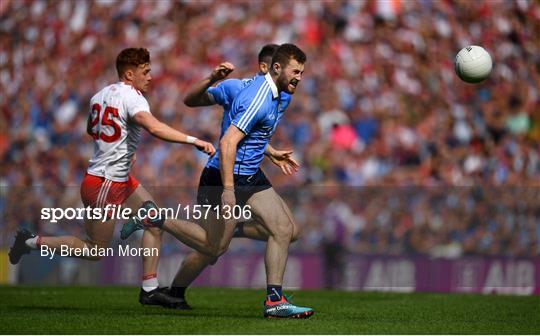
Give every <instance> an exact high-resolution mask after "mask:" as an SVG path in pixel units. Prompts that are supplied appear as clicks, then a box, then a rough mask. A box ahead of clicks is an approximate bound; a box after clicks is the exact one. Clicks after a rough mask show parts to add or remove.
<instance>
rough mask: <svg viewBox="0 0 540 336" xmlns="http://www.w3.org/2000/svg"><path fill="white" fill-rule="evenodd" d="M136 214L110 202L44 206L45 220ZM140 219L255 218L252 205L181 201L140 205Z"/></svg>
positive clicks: (42, 211)
mask: <svg viewBox="0 0 540 336" xmlns="http://www.w3.org/2000/svg"><path fill="white" fill-rule="evenodd" d="M133 215H134V212H133V211H132V209H131V208H127V207H123V206H122V205H116V204H107V205H106V206H105V207H104V208H92V207H86V208H42V209H41V219H42V220H48V221H50V222H51V223H56V222H58V221H59V220H62V219H68V220H73V219H83V220H100V221H102V222H105V221H106V220H110V219H115V220H116V219H120V220H128V219H130V218H131V217H132V216H133ZM135 215H136V216H137V217H138V218H140V219H150V220H160V219H187V220H199V219H208V218H210V217H212V218H217V219H225V220H228V219H236V220H238V219H251V206H249V205H244V206H240V205H235V206H233V207H231V206H229V205H225V206H219V205H216V206H211V205H200V204H194V205H191V204H188V205H182V204H178V205H177V206H176V207H175V208H167V207H165V208H151V209H146V208H140V209H138V210H137V211H136V212H135Z"/></svg>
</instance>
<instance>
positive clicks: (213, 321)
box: [0, 287, 540, 334]
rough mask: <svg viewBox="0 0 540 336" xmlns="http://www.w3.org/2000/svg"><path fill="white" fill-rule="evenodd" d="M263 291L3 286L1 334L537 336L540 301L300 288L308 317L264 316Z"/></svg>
mask: <svg viewBox="0 0 540 336" xmlns="http://www.w3.org/2000/svg"><path fill="white" fill-rule="evenodd" d="M263 295H264V291H262V290H239V289H204V288H196V289H191V290H189V291H188V296H187V298H188V301H189V302H190V304H191V305H192V306H193V307H194V310H192V311H179V310H171V309H166V308H161V307H147V306H144V307H143V306H141V305H140V304H139V303H138V301H137V300H138V289H136V288H126V287H93V288H87V287H0V333H1V334H441V333H442V334H539V333H540V297H516V296H481V295H455V294H450V295H448V294H395V293H362V292H341V291H295V292H294V299H293V301H294V302H297V303H298V304H300V305H306V306H310V307H313V308H315V315H314V316H313V317H312V318H311V319H308V320H277V319H271V320H267V319H264V318H263V317H262V309H261V308H262V300H263Z"/></svg>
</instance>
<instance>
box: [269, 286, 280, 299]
mask: <svg viewBox="0 0 540 336" xmlns="http://www.w3.org/2000/svg"><path fill="white" fill-rule="evenodd" d="M281 296H282V294H281V286H277V285H268V286H266V298H267V299H268V300H270V301H272V302H276V301H279V300H281Z"/></svg>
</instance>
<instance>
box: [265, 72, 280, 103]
mask: <svg viewBox="0 0 540 336" xmlns="http://www.w3.org/2000/svg"><path fill="white" fill-rule="evenodd" d="M264 78H265V79H266V81H267V82H268V85H270V89H272V98H274V99H276V98H277V97H279V92H278V89H277V86H276V84H275V83H274V80H272V76H271V75H270V73H269V72H268V73H266V75H264Z"/></svg>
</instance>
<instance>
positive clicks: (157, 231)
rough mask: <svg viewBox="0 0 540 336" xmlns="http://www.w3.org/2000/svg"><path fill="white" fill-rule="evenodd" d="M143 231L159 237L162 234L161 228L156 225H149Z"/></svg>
mask: <svg viewBox="0 0 540 336" xmlns="http://www.w3.org/2000/svg"><path fill="white" fill-rule="evenodd" d="M145 232H148V233H150V234H151V235H152V236H155V237H159V236H163V230H162V229H160V228H158V227H149V228H146V229H145Z"/></svg>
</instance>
